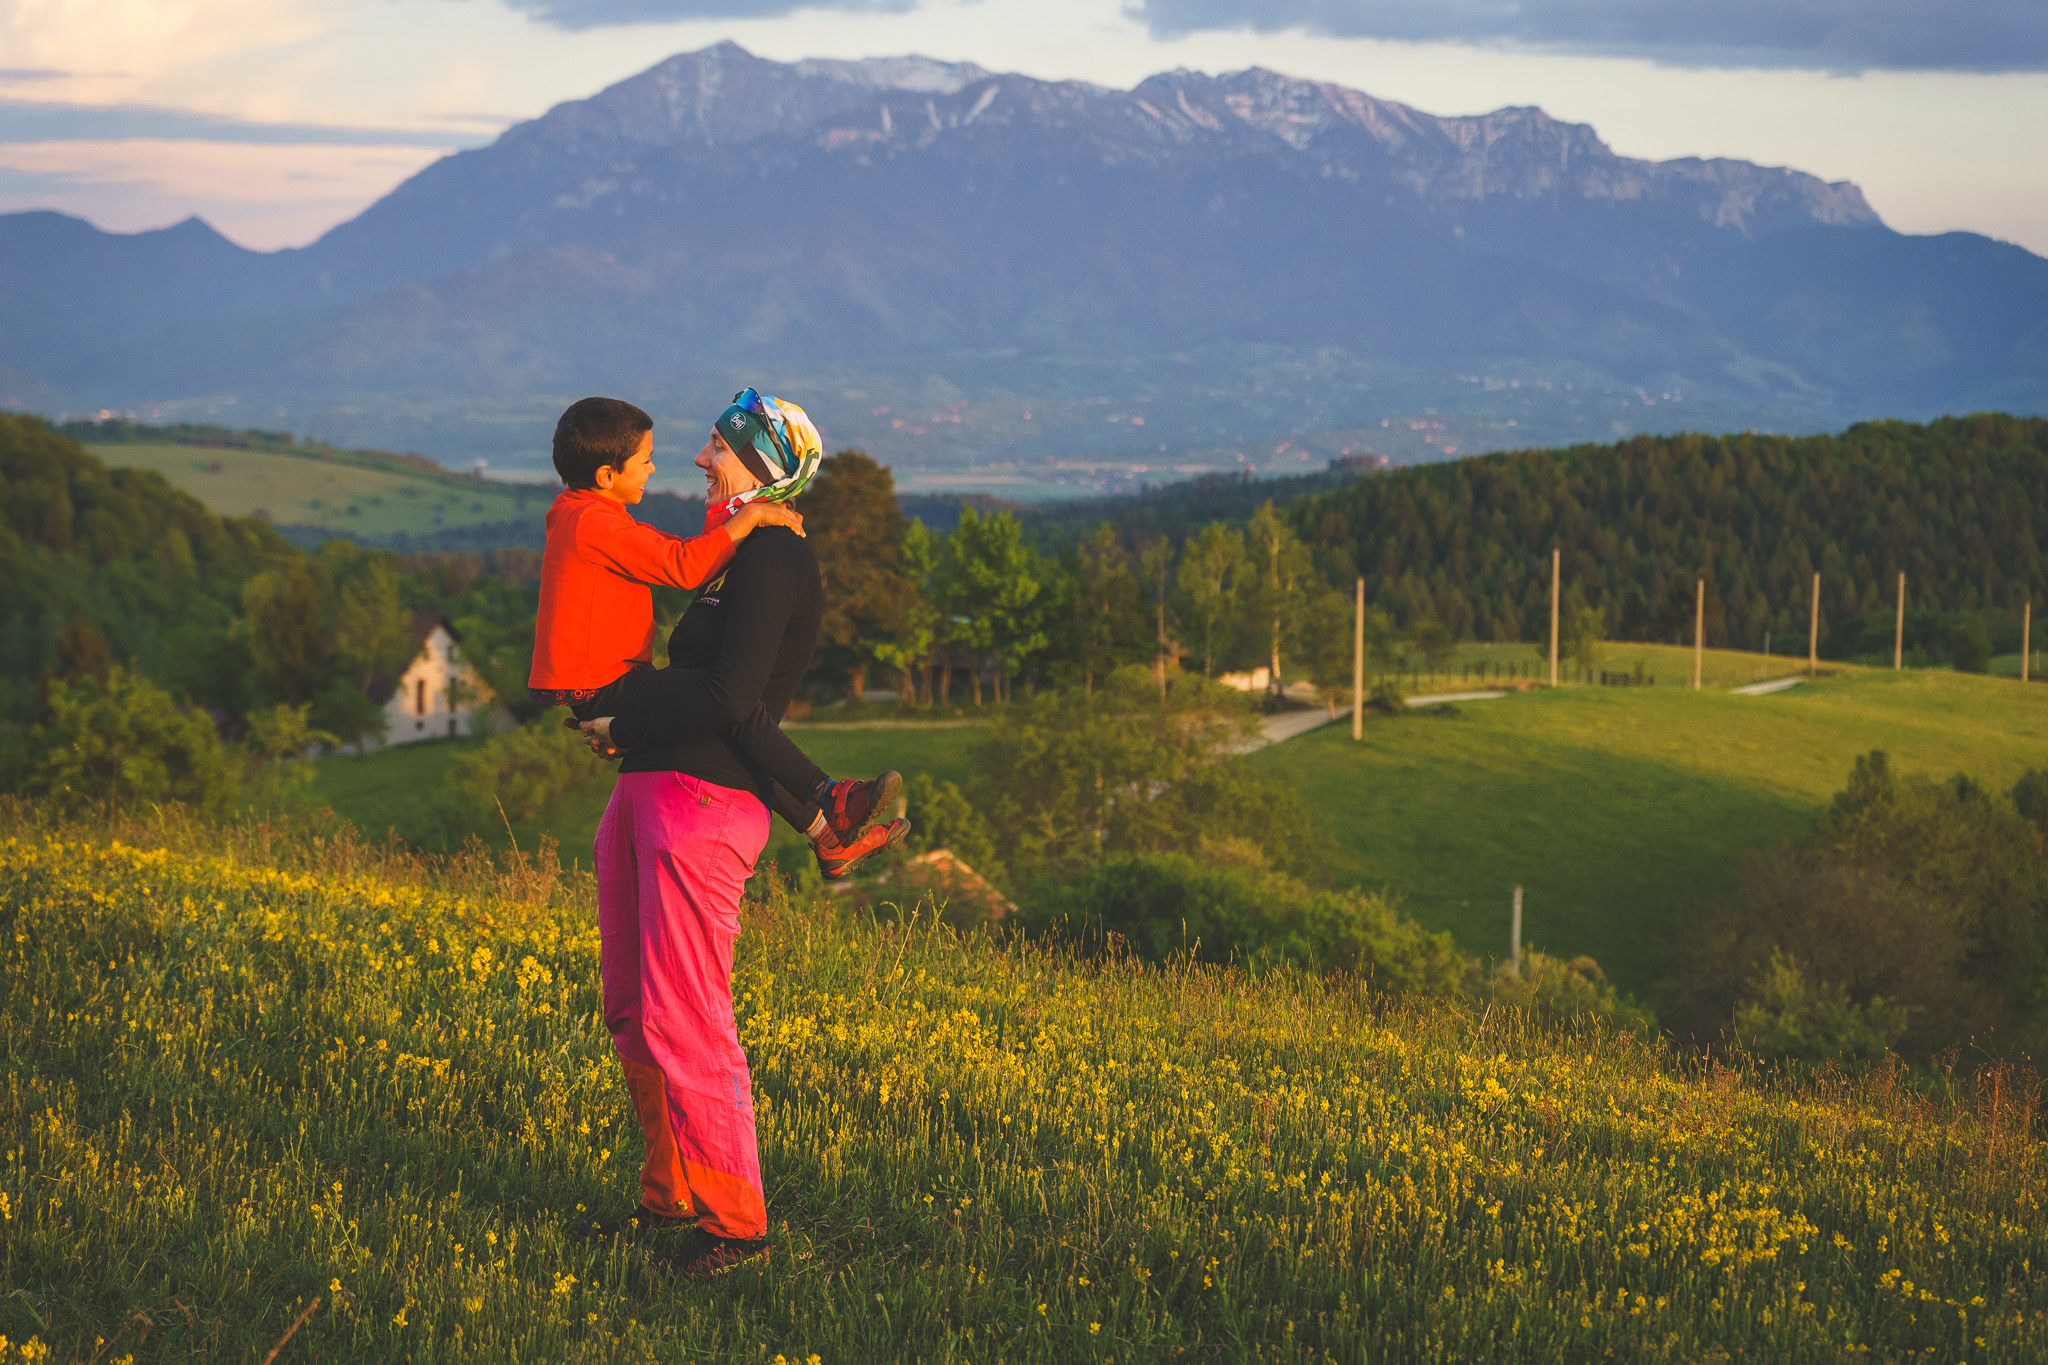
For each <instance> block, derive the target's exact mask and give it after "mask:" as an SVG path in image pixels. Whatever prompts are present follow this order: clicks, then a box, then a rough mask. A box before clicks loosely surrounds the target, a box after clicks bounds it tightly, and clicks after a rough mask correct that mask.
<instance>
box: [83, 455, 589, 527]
mask: <svg viewBox="0 0 2048 1365" xmlns="http://www.w3.org/2000/svg"><path fill="white" fill-rule="evenodd" d="M86 449H87V450H90V451H91V452H92V453H93V454H94V455H97V456H98V457H99V458H100V459H102V460H104V461H105V462H106V463H107V464H108V465H109V466H110V467H112V468H116V469H153V470H155V471H156V472H157V473H159V474H162V475H163V476H164V477H165V478H167V479H169V480H170V481H171V482H172V483H173V484H175V485H176V486H177V487H179V488H182V489H184V490H185V491H186V492H188V493H190V494H192V495H193V496H194V497H196V498H198V499H199V500H200V501H201V502H203V503H205V504H206V505H207V506H208V507H210V508H212V509H213V510H214V511H215V512H216V513H218V514H220V515H222V516H236V517H246V516H256V515H261V516H264V517H266V518H267V519H269V520H270V521H272V522H274V523H275V524H277V525H278V526H281V527H304V528H309V529H319V530H326V531H333V532H335V533H337V534H342V533H346V534H348V535H350V536H351V537H354V536H362V537H369V538H383V537H389V536H393V535H397V534H400V533H404V534H406V535H409V536H430V535H432V533H434V532H436V531H443V530H449V529H454V528H461V527H469V526H486V525H495V524H499V523H504V522H513V521H534V522H537V521H538V519H539V517H540V516H541V514H542V513H543V512H544V511H546V509H547V502H548V499H549V498H551V497H552V496H554V489H552V488H548V487H542V486H540V485H533V486H531V487H529V486H525V485H520V484H509V483H497V482H487V481H480V480H473V479H465V478H461V477H458V476H455V475H451V474H433V473H429V472H427V471H424V470H419V469H405V468H379V467H377V466H375V465H368V464H353V463H344V462H342V461H340V460H335V459H323V458H321V456H320V453H319V452H318V451H308V452H306V453H304V454H300V453H291V452H286V451H282V450H266V449H248V448H243V449H232V448H220V447H214V446H197V445H172V444H154V443H132V444H131V443H127V442H109V443H104V444H95V443H88V444H87V445H86Z"/></svg>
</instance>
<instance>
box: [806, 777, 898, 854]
mask: <svg viewBox="0 0 2048 1365" xmlns="http://www.w3.org/2000/svg"><path fill="white" fill-rule="evenodd" d="M902 795H903V774H901V773H895V772H888V773H883V774H882V775H881V776H880V777H877V778H875V779H874V780H873V781H872V782H863V781H861V780H860V779H859V778H857V777H847V778H842V779H840V780H839V781H837V782H834V783H833V784H832V785H831V786H829V787H827V788H825V790H823V791H821V792H819V793H818V805H819V806H820V807H821V808H822V809H823V810H824V812H825V823H826V824H827V825H829V826H830V827H831V829H832V835H833V837H834V838H835V839H837V840H838V841H839V842H840V843H842V844H848V845H851V844H853V843H854V842H856V841H857V840H858V839H859V838H860V836H861V835H863V834H866V833H867V832H868V827H869V826H870V825H872V824H874V823H875V821H877V820H886V819H888V818H889V816H890V814H891V813H892V812H894V811H895V809H896V801H897V798H899V797H901V796H902Z"/></svg>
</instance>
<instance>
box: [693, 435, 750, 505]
mask: <svg viewBox="0 0 2048 1365" xmlns="http://www.w3.org/2000/svg"><path fill="white" fill-rule="evenodd" d="M696 465H697V468H699V469H701V470H703V471H704V499H705V501H706V502H714V503H717V502H724V501H725V500H726V499H727V498H736V497H738V496H739V495H740V494H742V493H744V492H747V491H748V490H749V489H754V488H759V487H760V486H761V480H760V479H758V478H756V477H755V476H754V471H753V470H751V469H748V468H747V467H746V465H744V464H743V463H741V462H740V457H739V456H737V455H735V454H733V453H732V447H731V446H729V445H727V444H726V443H725V438H724V437H723V436H720V435H719V434H718V433H717V432H715V431H714V432H712V433H711V439H710V440H708V441H706V442H705V443H704V448H703V449H702V450H700V451H698V452H697V459H696Z"/></svg>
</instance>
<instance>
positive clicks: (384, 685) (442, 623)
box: [366, 611, 462, 706]
mask: <svg viewBox="0 0 2048 1365" xmlns="http://www.w3.org/2000/svg"><path fill="white" fill-rule="evenodd" d="M436 626H439V627H440V628H441V629H443V630H445V631H447V632H448V637H449V638H450V639H452V640H454V641H455V643H457V644H461V643H462V632H461V631H459V630H457V629H456V628H455V623H454V622H453V621H450V620H449V619H448V618H447V617H446V616H443V615H442V614H441V613H440V612H438V611H416V612H414V613H413V614H412V638H413V643H414V644H415V645H417V646H418V648H416V649H414V650H413V654H412V658H410V659H407V660H406V661H405V667H404V668H401V669H399V670H398V672H396V673H394V674H392V675H391V676H389V677H385V676H383V675H381V674H380V675H379V676H377V677H375V678H372V679H371V680H370V685H369V687H368V688H367V689H366V694H367V695H368V697H369V698H370V700H371V701H373V702H376V703H377V704H378V705H379V706H382V705H383V704H384V703H385V702H388V701H390V700H391V695H392V693H394V692H396V691H397V690H398V683H399V679H401V678H403V677H404V676H405V671H406V669H407V668H411V667H412V666H413V665H414V664H415V663H417V662H419V657H420V653H421V651H422V650H424V649H426V647H427V641H428V640H429V639H431V638H433V634H434V627H436Z"/></svg>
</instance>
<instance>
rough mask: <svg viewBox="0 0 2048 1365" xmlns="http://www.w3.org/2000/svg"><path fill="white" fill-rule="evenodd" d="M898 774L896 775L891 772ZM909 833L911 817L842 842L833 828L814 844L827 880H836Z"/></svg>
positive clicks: (819, 863)
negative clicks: (835, 836) (833, 831)
mask: <svg viewBox="0 0 2048 1365" xmlns="http://www.w3.org/2000/svg"><path fill="white" fill-rule="evenodd" d="M890 776H892V777H893V776H895V774H893V773H892V774H890ZM908 833H910V822H909V821H908V820H891V821H890V822H889V823H888V824H886V825H870V826H868V829H867V832H866V833H864V834H862V835H861V836H860V837H859V838H858V839H855V840H854V841H853V842H851V843H846V844H842V843H840V842H839V841H838V840H837V839H836V838H834V837H833V836H832V834H831V832H830V831H827V832H826V835H825V837H824V838H823V839H820V840H818V841H817V842H815V843H813V844H812V845H811V850H812V851H813V852H814V853H816V854H817V855H818V871H820V872H822V873H824V874H825V880H826V881H828V882H836V881H841V880H844V879H845V878H847V877H851V876H852V875H853V870H854V869H855V868H857V867H859V866H860V865H861V864H862V863H864V862H866V861H867V860H868V859H869V858H870V857H871V856H873V855H874V854H877V853H880V852H881V851H882V850H883V849H885V848H893V847H895V846H896V845H897V844H900V843H902V842H903V836H904V835H906V834H908Z"/></svg>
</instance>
